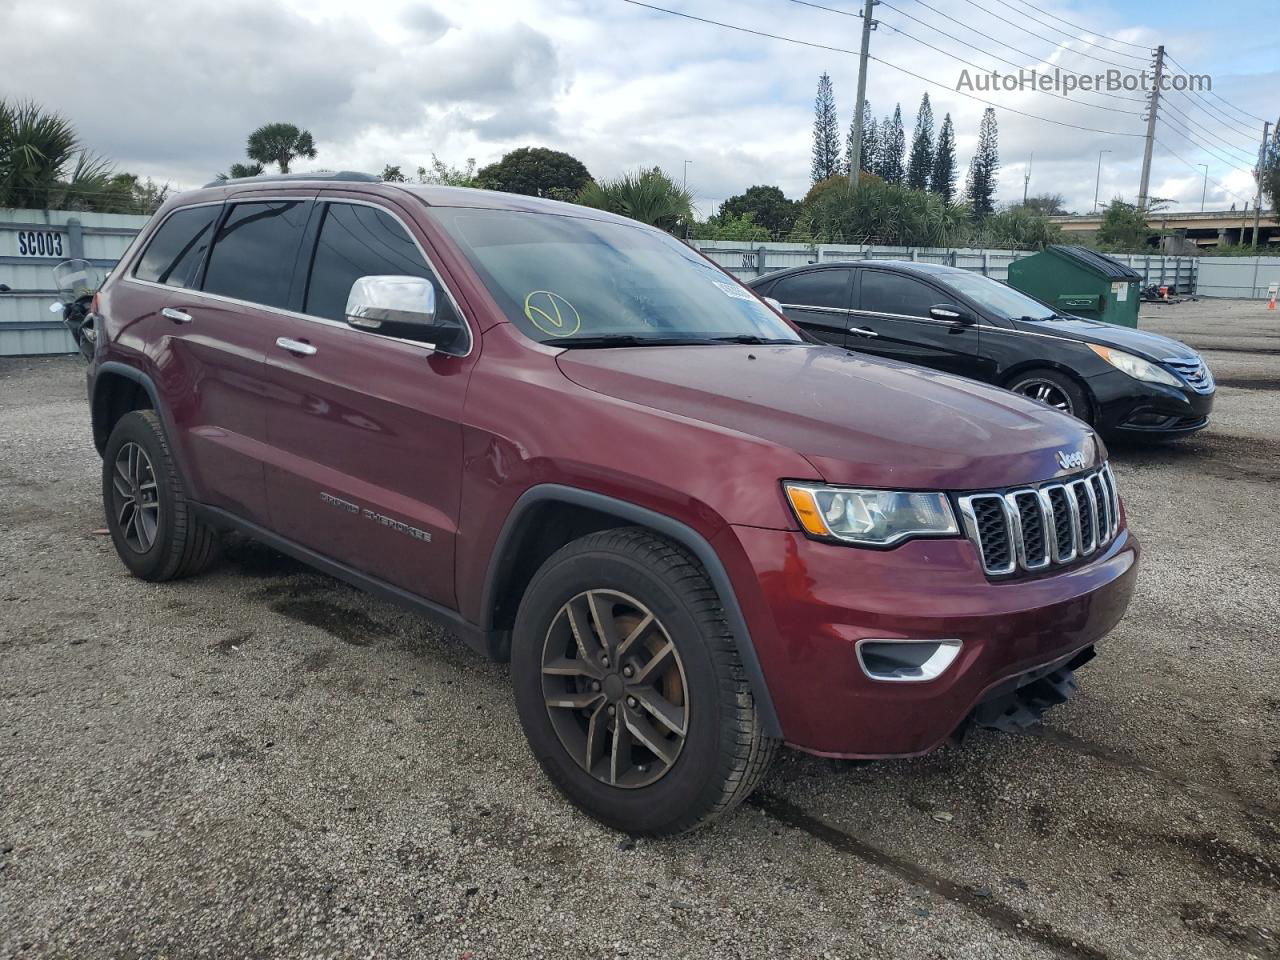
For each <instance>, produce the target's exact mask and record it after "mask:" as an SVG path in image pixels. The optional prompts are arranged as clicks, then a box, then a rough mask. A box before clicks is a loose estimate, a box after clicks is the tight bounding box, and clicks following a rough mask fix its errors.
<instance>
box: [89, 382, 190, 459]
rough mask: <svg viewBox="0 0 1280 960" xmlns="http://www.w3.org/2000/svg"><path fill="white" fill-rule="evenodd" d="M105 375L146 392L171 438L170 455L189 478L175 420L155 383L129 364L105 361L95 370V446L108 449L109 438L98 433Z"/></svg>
mask: <svg viewBox="0 0 1280 960" xmlns="http://www.w3.org/2000/svg"><path fill="white" fill-rule="evenodd" d="M103 374H112V375H114V376H119V377H123V378H124V379H126V380H132V381H133V382H134V383H136V384H138V386H140V387H142V389H143V390H144V391H146V394H147V397H148V398H149V399H150V400H151V409H153V410H154V411H155V412H156V414H157V415H158V416H159V417H160V422H161V423H162V424H163V425H164V432H165V434H166V435H167V436H168V437H169V453H170V456H172V457H173V458H174V459H175V461H178V470H179V472H180V473H181V474H182V476H183V477H184V478H186V477H187V476H188V474H187V472H186V470H184V469H183V464H182V463H181V453H180V452H179V451H178V449H177V447H176V446H175V444H174V442H173V441H174V437H175V433H174V429H173V418H172V417H171V416H170V415H169V409H168V407H166V406H165V405H164V404H163V403H161V402H160V391H159V390H158V389H157V388H156V384H155V381H154V380H152V379H151V377H150V376H148V375H147V374H146V373H144V372H143V371H141V370H139V369H138V368H137V367H131V366H129V364H127V363H121V362H120V361H119V360H104V361H103V362H102V363H99V364H98V365H97V366H95V367H94V368H93V375H92V378H91V379H90V381H89V418H90V420H91V421H92V424H93V439H94V445H95V446H97V445H98V444H99V442H100V443H101V446H99V447H98V452H99V453H102V451H103V450H104V449H105V448H106V444H107V438H106V437H105V436H103V437H101V438H99V436H98V433H99V430H98V422H97V418H98V400H99V395H100V394H101V392H102V384H103V382H104V380H103Z"/></svg>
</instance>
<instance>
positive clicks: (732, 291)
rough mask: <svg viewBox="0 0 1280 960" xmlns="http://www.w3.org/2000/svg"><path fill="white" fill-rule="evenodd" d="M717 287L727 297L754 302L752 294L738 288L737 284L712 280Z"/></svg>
mask: <svg viewBox="0 0 1280 960" xmlns="http://www.w3.org/2000/svg"><path fill="white" fill-rule="evenodd" d="M711 282H712V283H714V284H715V285H716V286H717V287H719V288H720V290H721V291H722V292H723V293H724V295H725V296H726V297H733V299H735V300H754V299H755V297H753V296H752V295H751V294H750V293H748V292H747V291H746V290H745V289H743V288H742V287H740V286H738V285H737V284H736V283H725V282H724V281H723V280H712V281H711Z"/></svg>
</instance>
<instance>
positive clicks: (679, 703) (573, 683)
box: [542, 590, 689, 788]
mask: <svg viewBox="0 0 1280 960" xmlns="http://www.w3.org/2000/svg"><path fill="white" fill-rule="evenodd" d="M542 694H543V699H544V700H545V702H546V705H547V713H548V715H549V716H550V718H551V725H552V727H553V728H554V729H555V732H556V735H557V736H558V737H559V738H560V742H561V743H562V744H563V745H564V748H565V750H566V751H567V752H568V753H569V755H570V756H571V757H573V758H574V760H575V761H577V763H578V765H579V766H581V767H582V769H583V770H585V771H587V772H588V773H589V774H591V776H593V777H595V778H596V779H597V780H599V781H601V782H602V783H607V784H609V785H611V786H615V787H625V788H634V787H644V786H648V785H649V784H651V783H654V782H655V781H657V780H660V779H661V778H662V777H663V776H664V775H665V774H666V773H667V772H668V771H669V770H670V769H671V767H672V765H673V764H674V763H675V762H676V759H677V758H678V757H679V756H680V751H681V749H682V748H683V747H684V741H685V734H686V731H687V729H688V722H689V712H688V703H689V696H688V683H687V681H686V680H685V672H684V664H683V662H682V661H681V659H680V654H679V651H677V650H676V647H675V644H674V643H672V642H671V638H670V637H669V636H668V635H667V631H666V629H665V628H664V627H663V625H662V623H661V622H660V621H659V620H658V619H657V617H655V616H654V614H653V613H652V611H650V610H649V609H648V608H647V607H646V606H645V605H644V604H643V603H641V602H640V601H639V600H637V599H635V598H634V597H630V596H628V595H627V594H625V593H619V592H617V591H615V590H587V591H584V592H583V593H580V594H578V595H577V596H575V597H573V598H572V599H570V600H569V601H568V602H567V603H565V604H564V606H562V607H561V608H560V611H559V613H557V614H556V616H555V619H554V620H553V621H552V623H551V627H550V629H548V630H547V635H546V640H545V642H544V643H543V650H542Z"/></svg>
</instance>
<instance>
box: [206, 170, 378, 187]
mask: <svg viewBox="0 0 1280 960" xmlns="http://www.w3.org/2000/svg"><path fill="white" fill-rule="evenodd" d="M280 180H286V181H287V180H346V181H348V182H350V181H356V182H359V183H381V182H382V178H381V177H376V176H374V175H373V174H372V173H361V172H360V171H359V170H336V171H329V172H327V173H262V174H259V175H258V176H256V177H231V178H228V179H226V180H210V181H209V182H208V183H206V184H205V186H206V187H226V186H234V185H236V184H241V183H271V182H274V181H280Z"/></svg>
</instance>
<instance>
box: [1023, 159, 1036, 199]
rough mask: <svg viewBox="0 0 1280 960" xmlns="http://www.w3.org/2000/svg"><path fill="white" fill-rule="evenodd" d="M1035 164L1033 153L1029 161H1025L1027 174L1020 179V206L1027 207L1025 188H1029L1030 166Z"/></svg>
mask: <svg viewBox="0 0 1280 960" xmlns="http://www.w3.org/2000/svg"><path fill="white" fill-rule="evenodd" d="M1035 162H1036V155H1035V154H1034V153H1033V154H1032V155H1031V159H1030V160H1028V161H1027V172H1026V173H1025V174H1024V175H1023V177H1022V205H1023V206H1024V207H1025V206H1026V205H1027V187H1029V186H1031V164H1033V163H1035Z"/></svg>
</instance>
